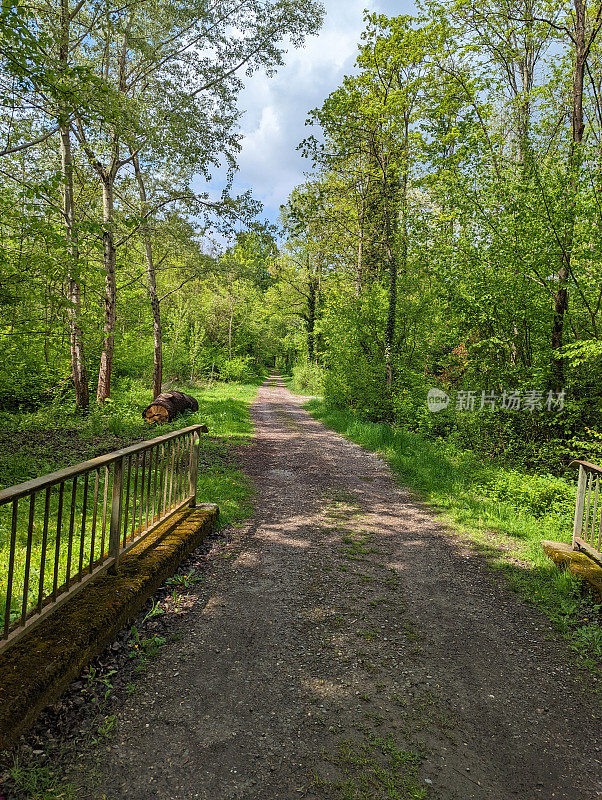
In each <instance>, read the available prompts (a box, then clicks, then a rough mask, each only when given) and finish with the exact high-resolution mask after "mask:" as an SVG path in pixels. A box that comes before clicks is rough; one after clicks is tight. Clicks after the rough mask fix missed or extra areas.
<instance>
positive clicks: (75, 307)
mask: <svg viewBox="0 0 602 800" xmlns="http://www.w3.org/2000/svg"><path fill="white" fill-rule="evenodd" d="M69 22H70V18H69V7H68V0H61V43H60V48H59V64H60V68H61V69H64V68H65V67H66V66H67V62H68V59H69ZM59 132H60V148H61V171H62V179H63V219H64V225H65V231H66V234H67V248H68V252H69V261H70V263H69V278H68V292H67V295H68V299H69V344H70V350H71V374H72V376H73V386H74V388H75V405H76V407H77V408H79V409H81V410H83V411H85V410H87V409H88V407H89V405H90V394H89V390H88V373H87V371H86V361H85V358H84V339H83V335H82V330H81V326H80V316H81V289H80V286H79V283H78V281H77V279H76V277H75V276H76V274H77V265H78V261H79V250H78V245H77V235H76V231H75V204H74V201H73V159H72V155H71V135H70V131H69V123H68V117H67V114H66V112H65V111H64V110H61V113H60V120H59Z"/></svg>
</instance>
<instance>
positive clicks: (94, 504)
mask: <svg viewBox="0 0 602 800" xmlns="http://www.w3.org/2000/svg"><path fill="white" fill-rule="evenodd" d="M99 487H100V470H99V469H97V470H96V476H95V478H94V499H93V500H92V530H91V531H90V565H89V567H88V572H92V570H93V569H94V545H95V544H96V518H97V515H98V490H99ZM100 560H101V561H102V553H101V554H100Z"/></svg>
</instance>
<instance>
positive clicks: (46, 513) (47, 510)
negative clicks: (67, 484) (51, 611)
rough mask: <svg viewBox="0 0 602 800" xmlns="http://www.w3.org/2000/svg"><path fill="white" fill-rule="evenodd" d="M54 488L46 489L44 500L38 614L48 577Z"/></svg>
mask: <svg viewBox="0 0 602 800" xmlns="http://www.w3.org/2000/svg"><path fill="white" fill-rule="evenodd" d="M51 492H52V486H48V487H47V489H46V497H45V499H44V528H43V530H42V553H41V556H40V582H39V585H38V614H39V613H40V611H41V610H42V603H43V601H44V578H45V576H46V547H47V545H48V522H49V519H48V518H49V516H50V494H51Z"/></svg>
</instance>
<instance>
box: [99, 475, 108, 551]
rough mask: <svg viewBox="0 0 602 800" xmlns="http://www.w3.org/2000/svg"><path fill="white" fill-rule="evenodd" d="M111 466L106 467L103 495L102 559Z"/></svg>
mask: <svg viewBox="0 0 602 800" xmlns="http://www.w3.org/2000/svg"><path fill="white" fill-rule="evenodd" d="M108 507H109V468H108V467H105V485H104V492H103V497H102V533H101V538H100V559H101V561H102V559H103V558H104V557H105V541H106V535H107V516H108V510H109V508H108Z"/></svg>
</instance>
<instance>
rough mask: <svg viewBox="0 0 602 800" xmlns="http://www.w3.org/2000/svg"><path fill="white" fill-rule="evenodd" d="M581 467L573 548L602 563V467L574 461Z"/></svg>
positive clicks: (587, 462) (574, 463)
mask: <svg viewBox="0 0 602 800" xmlns="http://www.w3.org/2000/svg"><path fill="white" fill-rule="evenodd" d="M571 466H578V467H579V480H578V483H577V500H576V503H575V523H574V526H573V550H584V551H585V552H586V553H588V554H589V555H590V556H591V557H592V558H594V559H595V560H596V561H598V562H599V563H601V564H602V486H601V485H600V478H601V476H602V467H599V466H597V465H596V464H590V462H589V461H572V462H571Z"/></svg>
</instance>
